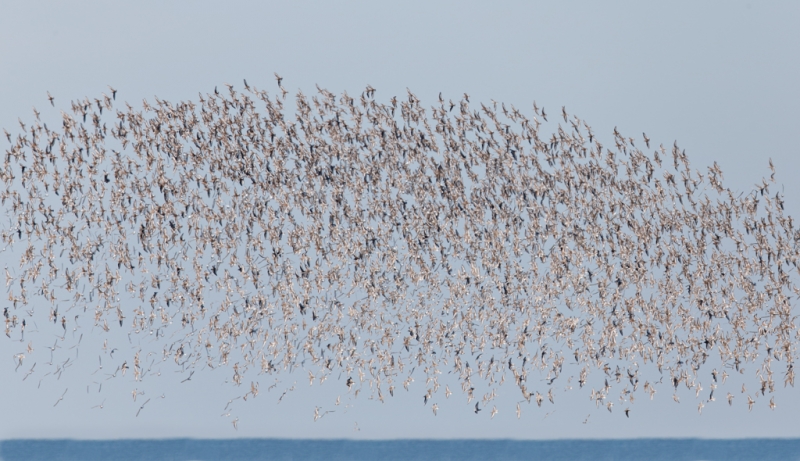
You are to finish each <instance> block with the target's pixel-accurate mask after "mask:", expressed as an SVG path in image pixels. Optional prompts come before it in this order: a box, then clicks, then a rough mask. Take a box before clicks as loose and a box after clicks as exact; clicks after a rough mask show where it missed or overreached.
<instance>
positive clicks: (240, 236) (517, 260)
mask: <svg viewBox="0 0 800 461" xmlns="http://www.w3.org/2000/svg"><path fill="white" fill-rule="evenodd" d="M276 77H277V76H276ZM277 81H278V88H279V91H278V92H276V94H275V95H270V94H269V93H268V92H266V91H262V90H258V89H256V88H255V87H253V86H250V85H248V84H247V82H246V81H245V82H244V89H243V90H242V92H237V91H236V89H235V88H234V87H233V86H231V85H228V86H227V91H226V90H224V89H223V90H222V91H219V90H218V89H216V88H215V90H214V92H213V93H210V94H205V95H203V94H201V95H199V97H198V100H197V101H181V102H177V103H172V102H169V101H165V100H160V99H158V98H155V102H148V101H143V102H142V104H141V107H140V108H138V109H137V108H134V107H132V106H131V105H128V104H127V103H126V107H125V108H119V106H115V104H116V96H117V94H116V90H114V89H111V92H110V93H111V95H110V96H109V95H103V96H102V97H101V98H95V99H93V100H92V99H89V98H86V99H85V100H82V101H74V102H72V104H71V113H65V112H62V118H61V126H60V127H58V128H57V129H56V128H49V127H48V126H47V124H46V123H45V122H43V121H42V120H40V117H39V113H38V112H35V120H34V121H32V122H29V123H27V124H26V123H25V122H23V121H20V130H19V131H18V132H17V134H15V135H13V136H12V134H11V133H8V132H7V131H6V132H5V135H6V137H7V141H8V142H9V143H10V147H9V148H8V149H7V150H6V151H5V156H4V161H3V164H2V169H1V170H0V180H2V182H3V188H2V196H1V197H0V201H1V202H2V207H3V210H4V212H5V216H6V217H7V219H6V222H4V223H3V227H2V242H3V246H4V247H5V248H4V249H3V254H4V256H3V258H2V260H3V261H4V262H5V264H6V287H7V290H8V302H7V303H6V307H4V309H3V315H4V320H5V335H6V336H7V337H8V338H11V339H12V340H14V341H22V344H25V343H27V350H23V351H21V352H20V353H18V354H16V355H15V356H14V363H15V367H16V368H17V369H20V368H21V370H20V373H23V372H25V371H26V370H28V367H29V366H30V365H29V364H30V360H28V361H27V362H26V361H25V359H26V354H27V355H28V356H30V355H31V354H32V351H33V350H34V340H36V341H39V342H40V343H42V342H43V343H45V344H43V347H46V349H49V354H50V362H49V363H48V365H49V366H50V367H51V368H50V369H49V370H50V371H49V372H48V373H47V374H45V375H44V376H43V378H42V379H45V377H46V376H47V375H52V376H60V374H61V373H62V372H63V371H64V369H65V368H67V367H68V366H69V365H70V360H73V361H74V360H75V359H74V358H67V359H66V361H61V360H56V359H54V358H53V355H54V353H56V352H57V349H62V350H63V351H67V350H69V349H70V347H72V348H77V347H79V345H80V344H81V341H83V343H86V342H87V340H88V341H91V342H94V343H96V344H98V347H99V343H100V342H102V343H103V346H102V353H101V357H100V359H99V362H100V367H101V368H102V366H103V364H105V365H106V371H112V370H113V373H109V374H108V376H109V379H110V378H111V377H117V378H121V379H127V380H130V381H131V382H139V381H142V380H145V379H150V378H155V377H156V376H157V374H156V373H155V372H154V369H155V368H156V367H165V366H169V367H172V368H173V369H174V370H176V371H180V372H183V373H184V374H185V375H184V376H187V378H186V379H190V378H191V377H192V375H194V374H195V372H201V371H204V370H205V371H206V372H208V370H211V369H215V370H217V371H216V372H219V371H220V370H224V371H223V373H226V374H229V375H230V382H231V383H232V385H234V386H242V387H243V389H249V391H248V392H247V393H245V394H244V395H243V396H244V397H245V399H246V398H247V396H251V397H255V396H256V395H257V394H258V389H259V379H262V380H263V379H271V378H266V377H267V376H270V375H275V376H279V375H280V374H281V373H289V372H296V371H297V370H302V372H303V373H305V372H307V373H308V379H309V383H311V384H313V383H314V382H319V383H322V382H324V381H325V380H326V379H328V378H329V377H332V378H333V379H332V381H337V382H338V384H333V385H334V386H342V392H346V393H350V394H352V395H358V393H363V394H369V395H370V397H371V398H375V399H377V400H380V401H383V400H384V399H385V398H388V397H391V396H393V395H394V394H395V392H398V388H400V387H402V388H404V389H405V390H408V391H410V392H416V393H419V397H420V399H421V400H422V403H424V404H429V403H428V402H429V401H430V402H431V403H430V404H429V405H431V407H432V409H433V412H434V413H436V411H437V409H438V408H439V407H438V404H437V403H436V400H435V399H437V398H440V396H441V395H442V394H444V396H445V398H447V397H450V395H451V394H452V392H451V389H450V386H451V385H453V386H454V388H457V387H458V386H460V387H461V391H463V393H464V394H465V396H466V398H467V400H468V401H469V402H470V403H469V404H468V405H470V408H472V405H474V411H475V413H478V412H479V411H481V410H482V409H483V408H488V407H489V406H492V410H491V411H490V412H488V411H487V413H491V416H492V417H493V416H494V415H495V414H496V413H497V412H498V411H499V410H498V409H497V407H496V405H495V404H494V403H493V402H492V401H493V400H494V399H495V398H496V396H497V395H498V392H499V391H500V390H501V389H508V387H509V386H510V387H511V388H512V389H515V391H514V392H515V393H518V394H517V395H521V400H520V402H521V403H523V404H524V403H525V402H527V403H534V404H537V405H538V406H540V407H541V406H542V403H543V402H546V401H549V402H550V403H551V404H552V403H553V402H554V401H555V396H556V394H554V389H557V388H556V386H557V385H558V384H563V385H566V386H567V388H566V389H572V388H573V387H575V389H576V390H581V391H580V392H585V396H584V398H585V397H589V399H590V402H591V405H592V406H596V407H598V408H601V407H607V408H608V410H609V411H611V410H612V406H613V404H614V401H615V400H616V397H615V396H612V395H611V392H612V388H613V387H614V386H617V389H618V390H619V391H620V395H619V400H620V401H622V402H625V403H626V404H629V403H631V402H633V401H634V399H635V397H636V396H637V395H638V393H644V394H645V395H647V396H648V397H650V398H652V397H653V395H654V394H655V392H656V390H657V388H659V387H662V388H666V389H668V392H674V393H675V395H674V398H675V400H676V401H678V400H679V396H678V394H677V390H678V388H679V387H683V386H685V387H688V388H690V389H691V390H692V393H695V391H696V395H697V397H698V400H699V405H698V410H699V411H701V410H702V408H703V405H704V402H706V403H707V402H709V401H712V400H715V398H714V390H715V389H717V387H718V386H723V385H724V383H725V382H726V379H727V378H728V376H729V375H741V377H743V378H742V379H744V383H743V384H742V389H741V392H742V393H744V394H745V395H746V396H747V397H746V398H747V400H746V403H747V404H748V405H749V406H750V407H751V408H752V406H753V404H754V403H755V402H756V400H757V399H759V398H768V397H765V396H767V394H770V393H773V392H774V386H775V383H776V381H777V382H779V383H781V384H783V385H784V386H785V385H794V376H795V375H794V356H795V353H796V349H797V341H798V337H799V336H798V330H797V327H796V325H795V323H794V321H795V317H796V308H795V307H794V305H795V302H796V301H795V299H796V298H795V297H796V296H797V295H798V294H799V293H800V290H799V289H798V285H797V284H796V282H795V280H796V274H795V272H797V273H800V269H798V256H799V255H798V240H800V232H798V231H797V230H796V229H794V225H793V221H792V218H791V217H788V216H785V215H784V213H783V209H784V203H783V198H782V197H781V194H780V193H776V191H775V190H773V189H775V186H774V180H773V179H764V180H763V181H762V182H761V183H760V184H758V185H757V186H756V187H755V188H754V189H753V190H752V191H750V192H749V193H741V194H738V195H737V194H736V193H734V192H732V191H731V190H729V189H727V188H725V187H724V186H723V176H722V172H721V170H720V168H719V167H718V166H717V165H716V164H714V166H712V167H710V168H708V169H707V170H706V171H705V172H701V171H698V170H694V171H693V170H692V169H691V167H690V164H689V159H688V157H687V155H686V153H685V152H684V151H683V150H681V149H680V148H679V147H678V146H677V144H675V145H673V146H671V147H667V148H665V147H664V146H663V145H662V146H657V147H656V146H655V145H651V143H650V139H649V138H648V137H647V136H646V135H644V134H643V135H642V137H641V138H638V137H637V138H636V139H634V138H631V137H625V136H623V135H622V134H620V133H619V132H618V131H617V130H616V129H615V130H614V132H613V139H610V141H609V142H608V145H604V144H602V143H601V140H600V139H599V138H598V137H596V135H595V134H594V133H593V132H592V129H591V128H590V127H589V125H588V124H587V123H586V122H584V121H582V120H580V119H578V118H577V117H575V116H570V115H569V114H568V113H567V112H566V110H565V109H564V108H562V110H561V111H560V113H558V114H549V117H550V118H555V119H557V121H558V123H557V126H555V127H553V128H552V129H551V130H550V131H547V130H546V129H545V128H546V126H547V123H548V114H547V113H546V112H545V110H544V109H543V108H539V107H537V105H536V104H534V105H533V114H532V115H531V116H530V117H528V116H525V115H523V113H522V112H521V111H520V110H518V109H516V108H515V107H513V106H506V105H505V104H499V103H496V102H491V103H490V104H488V105H487V104H474V103H471V102H470V99H469V96H468V95H466V94H465V95H463V97H461V98H457V99H458V100H457V101H455V102H454V101H452V100H445V99H444V98H442V96H441V95H440V96H439V100H438V102H436V103H435V104H434V105H433V106H432V107H429V108H427V109H426V108H425V107H424V106H423V105H422V103H421V101H420V100H419V99H418V98H417V97H416V96H415V95H414V94H413V93H411V92H410V91H409V92H408V94H407V96H405V97H402V98H397V97H394V98H392V99H391V100H390V101H388V102H386V103H381V102H378V101H376V99H375V89H374V88H372V87H368V88H367V89H366V90H365V91H364V92H363V93H361V95H360V97H356V98H354V97H351V96H349V95H348V94H346V93H344V94H341V95H338V96H337V95H335V94H333V93H331V92H329V91H327V90H324V89H321V88H317V89H318V92H317V93H316V94H315V95H314V96H312V97H308V96H306V95H304V94H303V93H302V92H300V93H298V94H297V95H296V97H295V98H294V101H293V102H294V106H291V105H289V104H291V102H292V99H291V98H290V99H288V100H287V97H286V96H287V94H288V91H287V90H286V89H284V87H283V85H282V81H281V79H280V77H278V79H277ZM48 98H49V100H50V104H53V105H54V106H55V104H54V101H53V97H52V96H50V95H49V94H48ZM287 101H288V103H287ZM287 105H288V107H287ZM770 167H772V165H771V162H770ZM773 171H774V170H773ZM11 256H13V258H12V257H11ZM37 322H38V323H37ZM39 324H41V325H39ZM32 325H36V331H37V332H39V333H40V334H43V333H44V332H46V331H52V332H53V333H55V335H56V337H55V344H54V345H53V346H50V344H49V343H50V341H52V340H53V339H52V338H51V339H50V340H40V339H38V337H37V336H32V332H31V330H32ZM26 328H28V330H29V333H28V334H29V335H30V336H29V337H26V332H25V329H26ZM115 331H118V332H123V333H124V334H119V333H115ZM31 337H32V338H33V339H31ZM109 341H111V342H112V343H113V344H111V345H110V344H109ZM115 353H116V354H117V355H114V354H115ZM70 357H71V356H70ZM62 358H63V357H62ZM87 360H91V359H87ZM24 362H25V364H23V363H24ZM109 362H110V363H111V365H110V366H109V365H108V363H109ZM748 363H751V364H755V365H754V368H753V369H749V370H748V372H747V374H746V375H745V364H748ZM42 368H43V367H40V369H38V370H36V369H35V363H34V364H33V367H31V368H30V369H29V371H28V372H27V374H25V376H24V377H25V378H27V377H28V375H29V374H32V373H40V372H43V371H46V370H43V369H42ZM114 368H116V370H114ZM126 371H128V375H127V377H125V373H126ZM159 374H160V373H159ZM123 377H124V378H123ZM415 377H416V380H417V381H418V382H419V383H422V384H421V385H420V384H414V385H412V383H413V382H414V381H415ZM23 379H24V378H23ZM40 383H41V381H40ZM503 383H506V386H505V387H504V388H501V387H500V386H501V385H502V384H503ZM618 383H619V384H618ZM702 383H705V384H706V386H707V390H710V395H708V397H706V395H707V394H706V393H705V392H704V393H703V396H702V397H701V396H700V392H701V390H702V389H703V388H702ZM746 385H750V386H751V389H750V390H749V391H748V390H746ZM345 386H346V389H345ZM620 388H622V389H620ZM558 389H560V387H559V388H558ZM289 390H291V389H289ZM484 391H485V393H484ZM733 391H734V393H736V394H738V389H734V390H733ZM243 392H244V391H243ZM65 393H66V391H65ZM284 394H285V392H284ZM481 394H482V395H481ZM136 396H137V393H136V390H134V391H133V398H134V400H135V399H136ZM734 396H735V394H732V393H731V392H728V398H727V400H728V403H733V398H734ZM61 398H62V399H63V398H64V395H63V394H62V395H61ZM473 399H474V400H475V402H473ZM60 400H61V399H59V401H60ZM148 401H149V400H148ZM737 402H743V403H744V402H745V397H742V398H741V399H740V400H737ZM57 403H58V402H56V404H57ZM337 404H338V400H337ZM769 404H770V406H771V407H773V408H774V407H775V402H774V399H773V398H770V401H769ZM142 407H143V406H142ZM142 407H140V408H139V411H141V409H142ZM226 408H227V407H226ZM519 412H520V406H519V404H518V405H517V415H518V416H519ZM323 414H324V413H323ZM624 414H625V415H629V414H630V407H628V408H627V409H625V410H624ZM137 415H138V412H137ZM319 417H321V414H320V408H319V407H316V408H315V409H314V418H315V419H317V418H319ZM234 425H235V421H234Z"/></svg>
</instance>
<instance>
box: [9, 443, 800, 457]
mask: <svg viewBox="0 0 800 461" xmlns="http://www.w3.org/2000/svg"><path fill="white" fill-rule="evenodd" d="M0 459H2V460H5V461H17V460H48V461H56V460H81V461H93V460H103V461H105V460H118V461H128V460H130V461H133V460H175V461H188V460H208V461H211V460H242V461H244V460H273V459H274V460H404V461H408V460H423V459H435V460H458V461H461V460H482V461H483V460H492V459H502V460H518V459H519V460H523V459H524V460H586V461H590V460H591V461H597V460H664V461H667V460H669V461H678V460H680V461H684V460H685V461H695V460H719V461H723V460H725V461H732V460H800V439H734V440H705V439H635V440H553V441H514V440H386V441H354V440H282V439H233V440H208V439H205V440H197V439H167V440H104V441H85V440H7V441H2V442H0Z"/></svg>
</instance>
